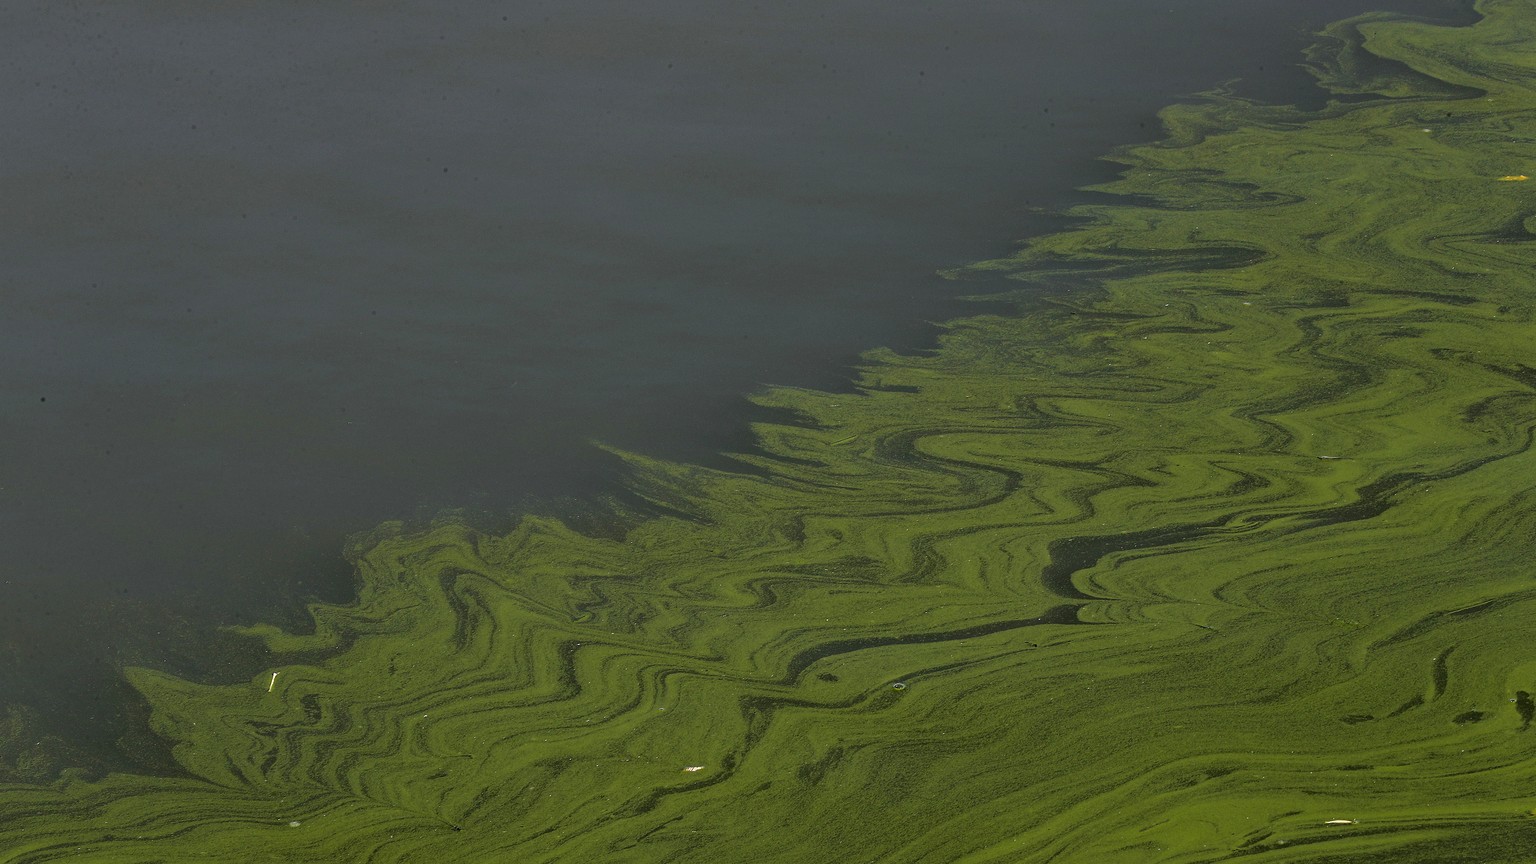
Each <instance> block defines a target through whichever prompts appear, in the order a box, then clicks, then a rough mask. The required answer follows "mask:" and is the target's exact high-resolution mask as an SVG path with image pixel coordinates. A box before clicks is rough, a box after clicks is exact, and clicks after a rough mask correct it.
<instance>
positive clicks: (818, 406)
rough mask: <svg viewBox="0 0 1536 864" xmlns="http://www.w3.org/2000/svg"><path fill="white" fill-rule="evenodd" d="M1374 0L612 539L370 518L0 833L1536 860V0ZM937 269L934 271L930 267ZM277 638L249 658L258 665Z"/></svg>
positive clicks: (652, 466)
mask: <svg viewBox="0 0 1536 864" xmlns="http://www.w3.org/2000/svg"><path fill="white" fill-rule="evenodd" d="M1479 9H1480V11H1481V12H1482V13H1483V16H1484V17H1483V19H1482V20H1481V21H1480V22H1479V23H1477V24H1475V25H1473V26H1470V27H1436V26H1430V25H1427V24H1422V23H1414V22H1409V21H1404V20H1394V19H1388V18H1385V17H1368V18H1364V19H1357V20H1354V21H1350V22H1345V23H1342V24H1339V25H1336V26H1335V27H1334V28H1332V29H1331V30H1330V31H1329V33H1328V34H1327V36H1326V37H1325V38H1324V40H1323V41H1322V42H1321V43H1320V45H1319V47H1318V48H1317V49H1316V50H1315V51H1314V52H1313V54H1312V60H1313V62H1314V65H1315V66H1316V67H1317V69H1318V72H1319V75H1320V77H1321V79H1322V81H1323V83H1324V84H1325V86H1327V87H1328V88H1330V89H1331V90H1332V92H1333V93H1334V94H1335V96H1336V99H1335V100H1334V101H1332V102H1331V103H1330V104H1329V105H1328V106H1327V107H1325V108H1323V109H1320V110H1318V111H1316V112H1303V111H1300V110H1298V109H1292V108H1280V107H1266V106H1261V105H1255V104H1251V103H1248V102H1244V101H1240V100H1235V99H1231V98H1224V97H1221V96H1215V97H1212V98H1211V99H1209V100H1207V101H1206V102H1204V103H1202V104H1200V105H1198V106H1184V107H1178V108H1174V109H1170V110H1169V111H1168V112H1167V113H1166V115H1165V118H1166V122H1167V125H1168V130H1169V136H1170V137H1169V138H1168V139H1167V140H1165V141H1163V142H1161V143H1159V144H1155V145H1149V146H1142V147H1137V148H1134V149H1130V150H1127V151H1125V152H1123V153H1121V154H1119V155H1118V156H1117V158H1118V159H1119V160H1120V161H1122V162H1124V163H1125V165H1126V170H1125V173H1124V174H1123V176H1122V178H1121V179H1120V180H1118V181H1116V182H1114V183H1111V184H1109V185H1107V186H1106V187H1104V191H1107V192H1110V193H1115V194H1116V195H1118V196H1120V197H1117V198H1113V199H1106V200H1112V201H1113V202H1114V203H1108V204H1104V205H1102V206H1093V207H1086V208H1083V209H1082V210H1081V211H1080V215H1082V216H1084V217H1087V218H1086V219H1085V221H1084V223H1083V224H1082V225H1081V227H1079V228H1076V229H1074V230H1071V231H1068V232H1065V233H1062V234H1059V235H1055V236H1051V237H1046V238H1043V239H1040V240H1037V241H1034V242H1031V243H1030V244H1028V245H1027V246H1025V247H1023V248H1022V249H1021V250H1020V251H1019V253H1018V254H1017V255H1016V256H1015V257H1013V258H1010V259H1007V260H1003V261H996V262H989V263H986V264H982V265H978V266H977V267H975V268H972V269H971V271H970V272H975V273H982V272H992V273H997V272H1002V273H1005V274H1007V275H1009V276H1012V277H1015V278H1017V279H1019V280H1022V281H1021V283H1020V286H1019V297H1020V298H1026V297H1029V296H1031V295H1033V294H1037V293H1039V292H1038V290H1037V289H1033V288H1032V287H1031V283H1039V284H1048V283H1051V282H1052V281H1053V280H1055V279H1056V278H1057V277H1058V276H1059V275H1060V274H1062V273H1063V272H1067V271H1070V272H1071V273H1072V274H1073V278H1075V279H1081V278H1082V276H1083V274H1084V273H1085V272H1088V273H1094V274H1097V275H1096V276H1094V277H1093V278H1094V288H1093V290H1092V291H1084V292H1080V293H1078V294H1076V295H1069V296H1065V297H1058V298H1057V299H1055V300H1053V301H1050V302H1046V303H1041V302H1039V301H1037V300H1031V301H1029V302H1027V303H1026V302H1023V300H1022V299H1021V302H1020V303H1019V304H1018V307H1017V313H1016V314H1014V315H1011V316H1009V315H996V316H979V317H975V318H970V319H966V320H961V321H956V322H953V323H952V324H951V325H950V326H949V327H948V328H947V330H946V334H945V336H944V338H943V340H942V343H941V345H940V346H939V347H938V348H937V349H936V350H935V351H933V352H931V353H929V354H925V355H922V356H897V355H894V354H890V353H876V354H873V355H871V356H870V357H869V359H868V364H867V366H866V368H865V370H864V372H863V375H862V378H861V381H860V382H859V383H860V387H861V389H860V390H859V391H858V392H857V393H854V394H826V393H816V392H808V391H801V390H775V391H771V392H769V393H767V394H766V395H763V396H762V397H760V398H761V401H763V402H764V403H766V404H768V405H772V406H776V407H779V408H782V409H785V410H786V411H788V412H792V413H793V416H794V417H795V418H797V419H796V420H795V421H794V422H786V423H783V424H779V425H763V426H762V427H760V428H759V429H758V432H759V433H760V436H761V440H762V447H763V451H762V454H759V455H754V456H745V457H743V460H744V461H745V462H746V463H749V464H750V465H751V466H752V467H753V468H754V469H755V470H754V471H753V472H751V473H750V474H749V473H742V474H732V473H725V472H719V471H712V470H704V469H699V468H692V467H688V466H681V465H674V464H664V463H660V462H656V461H652V460H647V459H644V458H640V457H631V459H632V462H633V466H634V472H635V483H636V487H637V488H638V489H639V490H640V491H641V492H642V494H644V495H646V496H648V497H649V498H650V499H651V500H653V501H655V502H656V503H658V504H659V505H662V506H663V507H665V508H668V509H669V511H670V512H672V513H673V514H674V515H670V516H661V517H652V518H648V519H645V520H641V521H639V522H638V523H634V524H630V525H629V526H628V527H627V528H626V529H625V530H624V531H623V532H622V533H620V532H617V531H615V532H611V533H610V534H609V535H607V536H603V535H602V534H601V532H587V533H583V532H578V531H576V530H574V529H573V528H571V527H569V526H567V525H564V524H561V523H560V522H558V521H554V520H550V519H541V518H529V519H526V520H525V521H523V522H522V523H521V525H520V526H519V527H518V528H517V529H516V530H514V531H512V532H511V533H510V534H506V535H504V536H493V535H488V534H485V533H477V532H476V531H473V530H471V529H469V528H467V527H464V526H461V525H456V524H441V525H439V526H437V527H435V528H434V529H432V530H429V531H425V532H415V533H412V532H406V531H403V530H399V529H389V528H385V529H381V530H380V531H378V532H376V533H375V534H374V535H373V536H371V537H368V538H366V539H364V540H360V541H359V542H358V544H357V546H356V549H355V550H354V554H355V559H356V562H357V567H358V574H359V584H360V596H359V598H358V600H357V602H356V603H354V604H352V605H348V606H317V607H315V609H314V616H315V620H316V629H315V632H314V634H312V635H302V636H300V635H291V634H285V633H282V632H278V631H277V630H275V629H270V628H257V629H254V630H253V631H252V632H251V635H252V637H253V638H259V639H263V640H265V641H266V643H267V644H268V645H269V646H270V647H271V648H272V649H273V650H274V651H276V652H279V655H280V656H283V657H288V658H291V662H289V663H287V664H285V665H278V666H276V667H275V668H273V669H270V670H267V671H265V672H263V673H262V674H260V675H259V676H257V677H256V678H254V679H253V680H251V681H248V682H240V683H238V684H234V685H228V686H210V685H203V684H193V683H189V682H186V681H183V680H179V679H177V678H174V677H171V676H169V675H166V674H163V673H160V672H155V671H150V670H146V669H134V670H130V671H129V673H128V675H129V678H130V680H131V683H132V684H133V686H135V687H136V688H138V689H139V690H140V691H141V692H142V693H143V694H144V696H145V698H146V699H147V700H148V702H149V704H150V705H152V706H153V709H154V713H153V716H152V723H153V727H154V730H155V732H157V733H158V734H159V735H160V736H162V737H164V738H165V739H167V740H168V741H170V742H173V744H174V746H175V751H174V752H175V757H176V759H177V760H178V762H179V763H180V766H181V769H182V770H181V772H180V773H179V774H176V775H174V776H160V777H152V776H135V775H128V774H114V775H110V776H107V777H105V778H102V779H99V780H88V779H83V778H69V779H65V780H63V781H61V782H59V783H57V784H53V785H49V786H42V785H25V784H9V785H5V786H3V787H0V860H3V861H6V862H41V861H66V860H67V861H72V862H130V861H145V862H148V861H183V860H193V859H197V860H205V859H206V860H216V861H238V862H255V861H284V862H295V861H300V862H363V861H367V862H406V861H420V862H438V861H454V862H458V861H464V862H479V861H517V862H588V861H592V862H598V861H601V862H636V864H639V862H721V861H782V862H876V861H878V862H961V864H984V862H1045V861H1052V862H1110V864H1117V862H1204V861H1224V860H1229V859H1236V858H1241V859H1243V860H1245V861H1254V862H1295V861H1350V862H1417V861H1425V862H1427V861H1434V862H1451V861H1499V862H1515V861H1531V860H1536V816H1533V815H1532V814H1533V808H1536V783H1533V782H1532V781H1533V778H1536V729H1533V728H1531V727H1532V723H1533V720H1536V697H1533V695H1532V694H1536V640H1533V639H1532V638H1531V634H1532V631H1533V628H1536V624H1533V622H1536V564H1533V555H1532V549H1531V543H1532V537H1533V532H1536V483H1533V479H1536V452H1533V449H1532V446H1531V445H1532V435H1533V430H1536V269H1533V266H1536V181H1531V182H1526V181H1524V180H1522V179H1520V178H1521V177H1522V176H1524V175H1533V176H1536V92H1533V86H1536V0H1484V2H1482V3H1481V4H1480V5H1479ZM958 275H960V276H962V277H963V276H965V275H966V274H965V273H961V274H958ZM274 673H275V675H274Z"/></svg>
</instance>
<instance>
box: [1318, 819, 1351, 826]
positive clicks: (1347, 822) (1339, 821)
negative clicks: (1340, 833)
mask: <svg viewBox="0 0 1536 864" xmlns="http://www.w3.org/2000/svg"><path fill="white" fill-rule="evenodd" d="M1323 824H1324V825H1359V824H1360V820H1359V819H1329V820H1328V821H1327V822H1324V823H1323Z"/></svg>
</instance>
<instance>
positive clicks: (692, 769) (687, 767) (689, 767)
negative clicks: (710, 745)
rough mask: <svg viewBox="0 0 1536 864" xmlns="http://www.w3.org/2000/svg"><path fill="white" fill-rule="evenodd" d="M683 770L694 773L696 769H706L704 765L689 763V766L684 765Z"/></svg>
mask: <svg viewBox="0 0 1536 864" xmlns="http://www.w3.org/2000/svg"><path fill="white" fill-rule="evenodd" d="M683 770H684V771H687V772H689V773H692V772H694V771H703V770H704V766H703V765H687V766H684V767H683Z"/></svg>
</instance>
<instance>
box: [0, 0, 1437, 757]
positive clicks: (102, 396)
mask: <svg viewBox="0 0 1536 864" xmlns="http://www.w3.org/2000/svg"><path fill="white" fill-rule="evenodd" d="M1371 8H1388V9H1392V10H1395V11H1403V12H1410V13H1416V14H1425V15H1432V16H1439V17H1450V18H1457V19H1458V20H1459V19H1460V18H1464V17H1466V15H1467V13H1466V11H1465V8H1464V6H1463V4H1460V3H1453V2H1441V0H1422V2H1406V0H1396V2H1387V3H1370V2H1364V0H1360V2H1354V0H1351V2H1347V3H1340V2H1321V0H1304V2H1297V0H1286V2H1280V0H1262V2H1249V3H1244V4H1232V3H1223V2H1214V0H1191V2H1177V3H1171V4H1146V3H1139V2H1124V0H1091V2H1087V0H1077V2H1071V3H1068V2H1007V3H1005V2H954V3H945V4H918V3H900V4H889V3H873V2H848V3H831V4H829V3H800V2H790V3H779V4H772V5H764V6H761V7H757V8H752V7H748V6H746V5H740V6H735V7H729V8H728V11H726V12H722V10H721V8H720V7H718V5H717V4H704V3H680V2H658V3H652V4H644V5H636V4H621V3H600V2H584V0H582V2H561V3H527V4H517V5H515V6H513V5H510V4H491V3H483V2H452V3H441V4H430V5H428V4H403V3H379V4H371V5H370V6H369V7H368V8H367V9H366V11H365V10H362V9H361V8H350V7H349V8H345V9H341V8H334V9H317V8H313V7H311V6H309V5H307V4H299V3H279V2H262V3H248V4H240V5H236V6H203V5H198V4H191V3H181V2H140V3H131V4H106V3H90V2H87V3H79V4H73V5H69V6H63V5H59V4H44V3H37V4H28V3H12V4H8V5H7V6H6V8H5V9H4V10H3V11H0V25H3V26H0V40H3V42H4V45H3V49H4V50H3V54H4V56H5V57H6V58H7V59H6V60H5V61H4V62H5V65H6V68H7V72H8V74H7V75H5V76H4V77H3V79H0V99H3V100H4V103H5V104H6V105H7V106H8V121H9V122H8V123H7V124H5V128H4V129H0V152H4V153H5V154H6V159H5V167H4V170H3V174H0V177H3V181H0V182H3V187H0V192H3V194H4V196H5V201H6V207H5V209H4V214H5V216H4V219H5V230H4V232H3V234H0V243H3V244H4V250H3V251H4V257H5V260H6V262H7V267H6V270H5V276H4V280H3V283H0V302H3V309H4V315H3V316H0V351H3V352H4V354H3V357H0V360H3V362H4V364H5V368H6V370H7V371H6V374H5V375H4V376H3V379H0V381H3V387H0V396H3V402H0V434H3V435H4V440H5V441H6V442H7V445H8V446H7V453H8V458H7V459H6V460H5V462H4V464H3V466H0V495H3V496H4V499H3V500H4V506H3V509H0V543H3V545H4V548H5V549H6V550H7V554H6V560H7V567H6V571H5V572H4V573H3V574H0V692H3V693H4V694H5V698H6V699H7V700H8V701H10V702H14V703H19V704H25V705H29V706H32V707H33V708H35V709H37V710H40V711H42V712H43V713H44V715H45V716H47V717H48V718H50V722H51V723H52V724H53V725H54V726H55V727H56V728H59V729H60V730H62V731H64V732H65V733H66V734H67V735H69V736H71V737H73V738H75V739H77V740H81V741H97V742H101V741H107V740H110V739H111V738H112V737H114V736H115V735H116V732H117V730H118V727H119V725H120V724H121V722H122V721H121V719H120V717H119V710H120V706H119V703H120V696H119V693H118V691H117V690H116V689H115V688H114V686H113V684H112V682H113V681H114V679H115V675H116V670H117V669H118V668H119V667H120V666H122V665H125V664H139V663H147V664H150V665H155V666H162V667H166V668H171V669H175V670H178V671H182V672H185V673H187V674H192V675H198V674H207V675H215V674H217V672H218V668H217V667H216V666H213V665H211V664H210V662H209V660H208V658H207V657H206V656H205V655H204V652H205V649H204V647H203V646H204V645H205V644H206V640H207V639H208V638H209V630H210V628H212V627H214V626H216V625H218V624H222V623H230V622H253V621H260V620H273V621H285V622H291V621H294V620H297V618H298V617H299V614H300V612H301V606H302V603H303V601H304V600H305V599H307V598H310V597H326V598H333V599H334V598H342V597H345V596H346V595H347V593H348V592H349V591H350V590H351V584H352V582H351V575H350V573H349V571H348V569H347V567H346V566H345V565H344V564H343V562H342V561H341V559H340V557H339V550H340V549H341V546H342V544H343V541H344V538H345V537H346V536H347V535H348V534H350V533H352V532H357V531H363V530H367V529H369V528H371V527H372V526H374V525H376V524H377V523H379V522H381V521H384V520H390V519H399V518H413V517H422V516H430V515H431V514H433V513H434V512H436V511H437V510H439V509H441V508H469V509H472V510H476V511H481V512H487V513H492V514H498V513H506V512H509V511H513V510H516V509H518V508H521V507H525V506H534V507H536V508H542V509H550V508H555V509H558V508H562V507H573V506H579V503H573V502H580V501H583V500H590V499H592V498H593V497H595V496H600V495H603V494H612V493H614V492H615V490H616V489H617V488H618V483H619V479H620V473H621V470H620V465H619V463H618V461H617V460H616V459H615V458H614V457H612V456H611V455H609V454H607V453H606V452H605V451H603V450H600V449H598V448H597V447H596V446H594V445H593V444H592V442H593V441H601V442H605V443H607V444H611V445H614V446H617V447H620V448H624V449H628V450H633V451H638V452H641V453H645V454H647V455H652V456H660V457H667V458H676V459H682V460H687V461H690V462H695V463H699V462H703V463H711V462H712V463H713V464H720V462H719V459H718V457H717V456H715V454H718V453H720V452H723V451H742V450H747V449H750V448H751V447H752V439H751V436H750V434H749V431H748V429H747V426H746V424H747V423H748V422H749V421H750V420H751V419H752V418H754V417H756V416H761V411H760V410H759V409H754V408H752V407H751V406H750V405H748V404H747V403H746V401H745V400H744V399H743V396H744V394H747V393H750V392H752V391H754V390H756V389H758V388H759V387H761V386H762V385H764V384H788V385H800V386H811V387H818V388H837V387H839V386H842V384H843V382H845V381H846V380H847V377H848V375H849V369H850V367H851V366H852V365H853V364H854V363H855V362H856V361H857V357H858V354H859V352H860V351H863V350H865V349H868V348H872V347H875V346H892V347H895V348H898V349H903V350H915V349H921V348H923V347H926V346H927V345H928V344H929V342H930V340H931V338H932V336H933V330H932V328H931V326H930V325H929V324H927V323H925V322H930V321H941V320H944V319H947V318H950V317H953V316H955V315H959V314H965V313H969V312H973V311H975V310H976V307H975V306H974V304H968V303H964V302H962V301H960V300H959V299H958V296H957V295H958V294H959V293H960V291H961V290H965V291H971V290H974V289H975V288H976V286H975V285H974V284H970V283H967V284H964V285H956V284H953V283H947V282H945V281H943V280H941V279H939V278H938V277H937V276H935V275H934V271H936V270H937V269H939V268H943V267H948V266H954V265H958V264H962V263H965V262H968V261H973V260H977V259H981V258H987V257H995V256H997V255H1000V254H1003V253H1004V252H1006V251H1007V249H1008V248H1009V247H1010V245H1011V244H1012V243H1013V242H1014V241H1015V240H1017V239H1019V238H1021V237H1024V236H1028V235H1032V234H1038V233H1042V232H1045V231H1048V230H1051V229H1053V228H1056V227H1059V226H1060V224H1061V221H1060V220H1059V219H1057V218H1056V217H1054V216H1053V215H1051V214H1052V213H1053V212H1054V211H1056V210H1059V209H1060V208H1063V207H1065V206H1067V205H1069V204H1071V203H1073V202H1075V201H1079V200H1083V198H1084V197H1085V195H1084V194H1083V193H1076V192H1074V191H1073V190H1074V189H1075V188H1076V187H1079V186H1082V185H1084V184H1087V183H1092V182H1096V181H1101V180H1104V179H1107V178H1109V177H1112V176H1113V175H1114V173H1115V170H1116V169H1115V168H1114V166H1111V165H1108V164H1105V163H1102V162H1099V161H1097V157H1098V156H1100V155H1101V154H1103V153H1104V152H1106V151H1108V150H1109V149H1111V148H1113V147H1115V146H1117V145H1121V144H1127V143H1134V142H1136V141H1143V140H1148V139H1151V138H1155V137H1157V136H1158V134H1159V133H1158V125H1157V122H1156V119H1155V116H1154V114H1155V112H1156V111H1157V110H1158V109H1159V108H1161V107H1162V106H1164V105H1166V104H1168V103H1169V102H1171V101H1174V100H1176V99H1178V98H1179V97H1181V96H1182V95H1184V94H1188V93H1191V92H1194V91H1198V90H1203V89H1207V88H1209V87H1211V86H1213V85H1216V84H1218V83H1220V82H1222V81H1226V80H1230V79H1238V83H1237V84H1236V85H1235V86H1236V88H1237V90H1238V92H1240V93H1244V94H1249V95H1253V96H1255V97H1256V98H1259V99H1263V100H1266V101H1276V102H1290V101H1296V100H1312V99H1315V98H1316V93H1315V91H1313V90H1312V89H1311V85H1310V81H1309V79H1308V78H1307V77H1306V76H1305V75H1304V74H1303V73H1301V72H1300V71H1299V70H1298V69H1296V68H1295V62H1296V60H1297V54H1298V51H1299V49H1300V48H1301V47H1302V46H1303V45H1305V44H1306V42H1307V34H1308V33H1309V31H1311V30H1313V29H1315V28H1317V27H1320V26H1321V25H1323V24H1324V23H1326V22H1327V21H1329V20H1332V19H1335V18H1339V17H1342V16H1346V15H1350V14H1354V13H1356V12H1359V11H1364V10H1366V9H1371Z"/></svg>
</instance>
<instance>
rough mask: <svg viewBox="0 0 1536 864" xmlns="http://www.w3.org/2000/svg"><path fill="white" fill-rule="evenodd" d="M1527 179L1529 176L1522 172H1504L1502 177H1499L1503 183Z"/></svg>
mask: <svg viewBox="0 0 1536 864" xmlns="http://www.w3.org/2000/svg"><path fill="white" fill-rule="evenodd" d="M1529 179H1531V178H1529V177H1527V176H1525V175H1524V174H1505V175H1504V176H1503V177H1500V178H1499V180H1501V181H1503V182H1505V183H1518V182H1520V181H1522V180H1529Z"/></svg>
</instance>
